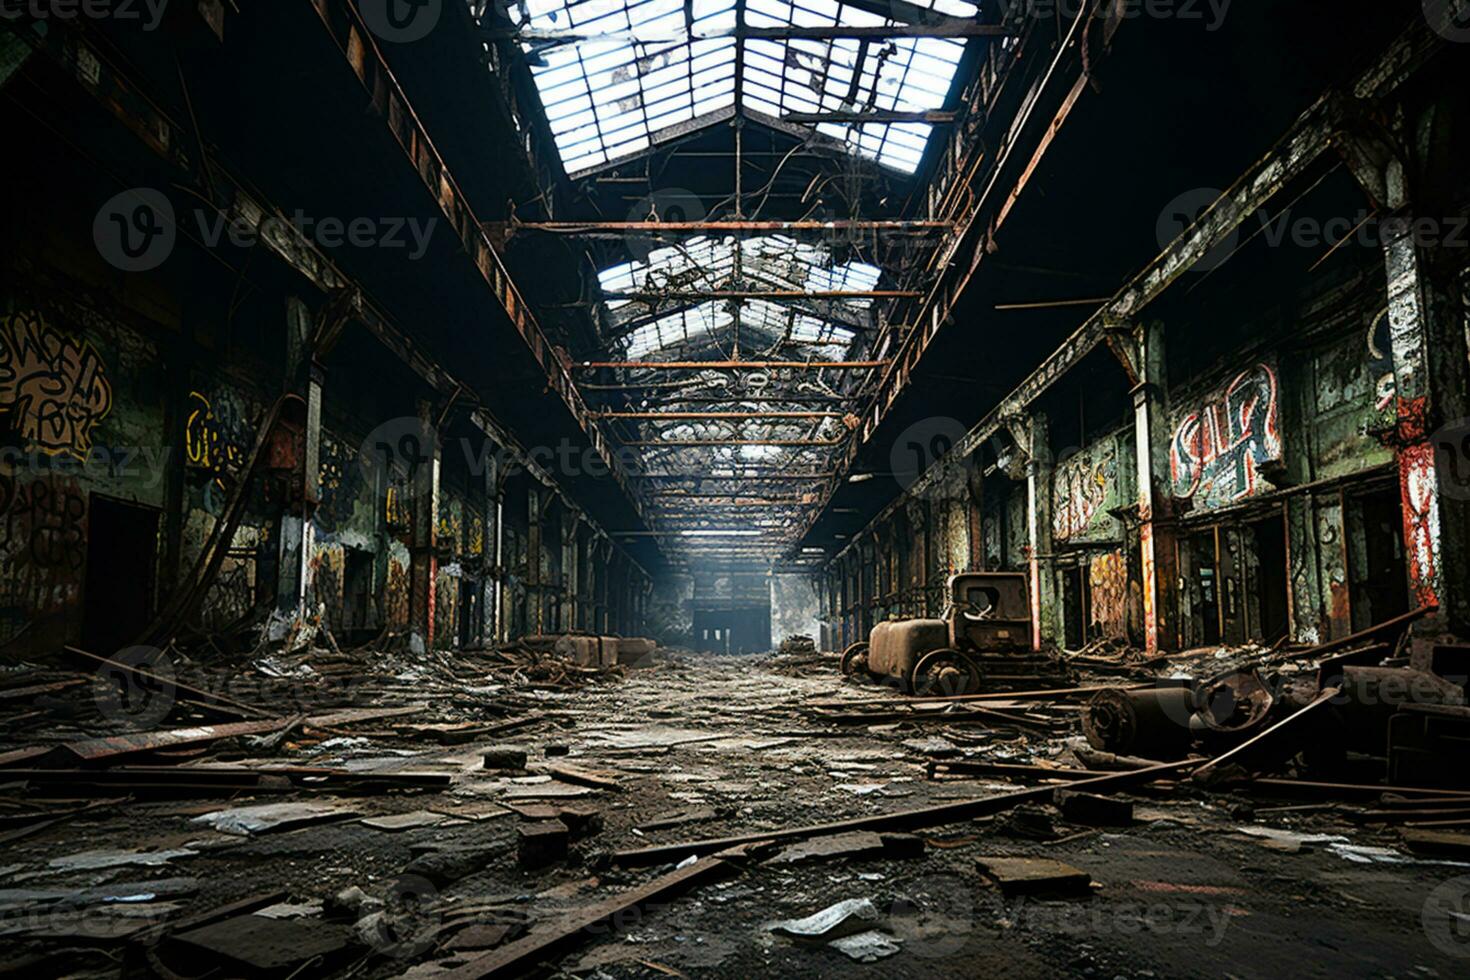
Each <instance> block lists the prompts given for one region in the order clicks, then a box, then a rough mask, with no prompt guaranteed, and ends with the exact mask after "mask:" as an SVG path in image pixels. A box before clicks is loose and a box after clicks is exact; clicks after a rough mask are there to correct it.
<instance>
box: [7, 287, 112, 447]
mask: <svg viewBox="0 0 1470 980" xmlns="http://www.w3.org/2000/svg"><path fill="white" fill-rule="evenodd" d="M111 410H112V385H111V384H110V383H109V382H108V380H107V370H106V366H105V365H104V364H103V363H102V358H101V357H100V356H99V355H98V353H97V351H96V350H95V349H93V347H92V345H91V344H90V343H87V342H86V341H77V340H74V339H72V338H70V337H68V336H66V335H65V334H63V333H61V332H59V331H57V330H56V329H54V328H52V327H50V326H48V325H47V324H46V322H45V320H44V319H43V318H42V316H41V315H40V314H39V313H35V312H25V313H14V314H11V315H9V316H6V317H3V318H0V418H3V419H7V420H8V423H9V425H10V426H11V427H12V428H13V429H14V430H15V431H16V432H17V433H18V434H19V435H20V437H21V438H22V439H24V440H25V441H26V442H27V443H28V445H29V448H33V449H37V450H39V451H41V452H43V453H46V454H47V455H50V456H60V455H70V456H75V457H76V458H78V459H85V458H86V457H87V454H88V453H89V452H90V451H91V449H92V432H93V430H94V429H96V427H97V424H98V423H99V422H101V421H102V420H103V419H104V418H106V417H107V413H108V412H110V411H111Z"/></svg>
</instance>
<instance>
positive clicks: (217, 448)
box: [184, 391, 247, 513]
mask: <svg viewBox="0 0 1470 980" xmlns="http://www.w3.org/2000/svg"><path fill="white" fill-rule="evenodd" d="M246 428H247V426H246V424H245V421H244V419H243V417H242V415H241V413H240V411H239V409H238V406H236V405H235V404H234V401H233V400H232V399H230V398H228V397H226V398H220V399H219V400H218V407H216V404H215V403H213V402H211V401H210V399H208V398H206V397H205V396H204V395H202V394H201V393H199V392H197V391H191V392H189V410H188V417H187V422H186V424H185V426H184V457H185V459H186V460H187V461H188V464H189V465H190V466H193V467H197V468H199V469H202V470H204V471H205V472H207V473H208V474H209V476H210V481H209V484H208V486H206V488H205V508H206V509H207V510H209V511H210V512H211V513H217V512H218V510H219V509H220V507H221V506H222V502H223V499H224V497H225V495H226V494H228V492H229V489H230V486H231V485H232V484H233V482H234V477H235V475H236V473H237V472H238V471H239V469H240V467H241V466H242V465H243V464H244V462H245V447H244V442H243V437H242V433H243V432H244V431H245V430H246Z"/></svg>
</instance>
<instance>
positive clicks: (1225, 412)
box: [1169, 364, 1281, 504]
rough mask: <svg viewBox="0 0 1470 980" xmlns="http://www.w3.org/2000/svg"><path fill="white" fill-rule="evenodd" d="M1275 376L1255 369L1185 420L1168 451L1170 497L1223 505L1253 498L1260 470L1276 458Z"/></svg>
mask: <svg viewBox="0 0 1470 980" xmlns="http://www.w3.org/2000/svg"><path fill="white" fill-rule="evenodd" d="M1278 423H1279V409H1278V406H1277V388H1276V374H1275V372H1274V371H1272V370H1271V369H1270V368H1269V367H1268V366H1266V365H1265V364H1257V365H1256V366H1255V367H1253V368H1251V369H1250V370H1248V371H1242V372H1241V373H1240V374H1238V375H1236V376H1235V378H1234V380H1232V381H1231V382H1230V384H1228V385H1226V386H1225V388H1224V389H1223V390H1221V391H1220V392H1218V393H1217V395H1216V396H1214V397H1212V398H1211V399H1210V400H1209V401H1208V402H1207V403H1206V404H1204V405H1202V406H1201V407H1200V409H1199V410H1198V411H1196V412H1191V413H1189V414H1188V415H1185V416H1184V417H1183V418H1182V419H1181V420H1180V421H1179V423H1178V425H1177V426H1175V429H1174V438H1173V442H1172V444H1171V445H1170V447H1169V475H1170V478H1171V480H1172V482H1173V490H1174V496H1176V497H1179V498H1183V499H1189V498H1193V497H1195V496H1196V495H1198V496H1199V497H1200V498H1201V499H1202V500H1203V501H1204V502H1206V503H1213V504H1222V503H1228V502H1230V501H1232V500H1238V499H1240V498H1241V497H1248V496H1250V495H1251V494H1252V493H1254V492H1255V489H1256V477H1257V475H1258V472H1259V469H1260V467H1261V465H1262V464H1264V463H1267V462H1272V461H1275V460H1279V459H1280V458H1281V434H1280V431H1279V427H1278Z"/></svg>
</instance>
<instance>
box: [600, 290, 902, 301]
mask: <svg viewBox="0 0 1470 980" xmlns="http://www.w3.org/2000/svg"><path fill="white" fill-rule="evenodd" d="M923 295H924V294H923V293H922V292H920V291H919V290H917V289H813V290H806V291H803V290H800V289H723V290H722V289H711V290H666V291H659V290H656V289H633V290H627V291H624V292H604V293H603V294H602V298H603V299H604V300H635V301H641V302H642V301H648V300H661V299H668V300H719V299H769V300H777V299H917V298H918V297H920V296H923Z"/></svg>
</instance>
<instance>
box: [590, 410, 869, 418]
mask: <svg viewBox="0 0 1470 980" xmlns="http://www.w3.org/2000/svg"><path fill="white" fill-rule="evenodd" d="M843 414H844V413H842V412H763V411H762V412H593V413H592V417H593V418H595V419H840V418H842V416H843Z"/></svg>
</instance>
